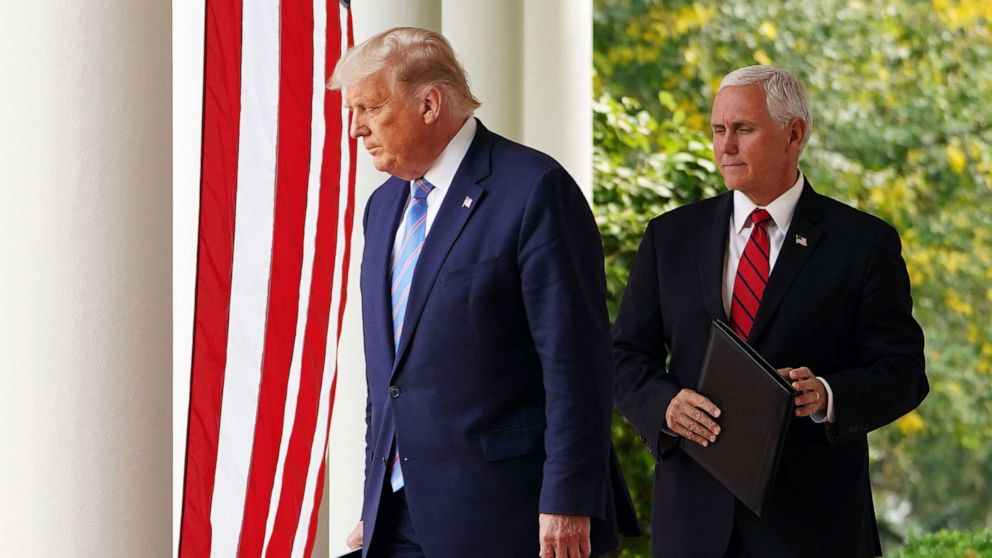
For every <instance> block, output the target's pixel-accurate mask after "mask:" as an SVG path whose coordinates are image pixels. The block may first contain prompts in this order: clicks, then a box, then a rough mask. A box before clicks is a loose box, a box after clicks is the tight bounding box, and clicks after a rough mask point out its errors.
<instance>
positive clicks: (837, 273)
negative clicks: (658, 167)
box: [614, 182, 928, 558]
mask: <svg viewBox="0 0 992 558" xmlns="http://www.w3.org/2000/svg"><path fill="white" fill-rule="evenodd" d="M732 207H733V203H732V197H731V194H730V193H726V194H724V195H721V196H718V197H716V198H712V199H709V200H705V201H702V202H699V203H695V204H691V205H688V206H686V207H683V208H680V209H676V210H674V211H671V212H669V213H666V214H665V215H662V216H661V217H658V218H656V219H654V220H653V221H652V222H651V224H650V225H649V226H648V229H647V231H646V232H645V233H644V239H643V241H642V244H641V247H640V250H639V251H638V254H637V257H636V259H635V261H634V263H633V266H632V269H631V271H630V279H629V281H628V284H627V291H626V293H625V294H624V298H623V302H622V304H621V306H620V310H619V313H618V316H617V321H616V325H615V328H614V354H615V359H616V365H617V369H616V376H617V383H616V401H617V406H618V408H619V409H620V411H621V412H622V413H623V414H624V415H625V416H626V417H627V418H628V419H629V420H630V422H631V423H632V424H633V425H634V427H635V428H636V429H637V430H638V431H639V432H640V433H641V436H642V439H643V441H644V442H645V443H646V444H647V446H648V447H649V449H650V450H651V452H652V453H653V454H654V455H655V456H657V458H658V463H657V467H656V469H655V477H654V483H655V486H654V503H653V509H652V518H651V535H652V556H655V557H666V558H668V557H672V558H678V557H702V558H706V557H712V558H719V557H720V556H722V555H723V552H724V550H725V549H726V548H727V544H728V542H729V541H730V537H731V533H732V530H733V528H734V526H735V525H736V528H737V531H738V533H739V535H740V537H741V539H742V540H743V543H745V544H746V546H747V547H749V548H750V549H751V555H752V556H755V557H762V558H764V557H780V558H817V557H822V558H840V557H843V558H856V557H865V556H874V555H876V554H880V552H881V549H880V547H879V543H878V532H877V528H876V524H875V515H874V511H873V509H872V498H871V485H870V483H869V479H868V440H867V434H868V432H870V431H871V430H874V429H876V428H879V427H880V426H883V425H885V424H887V423H889V422H890V421H892V420H894V419H895V418H897V417H899V416H900V415H903V414H905V413H906V412H908V411H910V410H911V409H913V408H914V407H916V406H917V405H918V404H919V403H920V401H922V400H923V398H924V397H925V396H926V394H927V391H928V385H927V380H926V376H925V374H924V360H923V333H922V331H921V330H920V326H919V325H918V324H917V323H916V321H915V320H914V319H913V316H912V300H911V299H910V288H909V277H908V275H907V273H906V264H905V263H904V262H903V259H902V256H901V254H900V243H899V236H898V235H897V233H896V231H895V230H894V229H893V228H892V227H891V226H889V225H887V224H886V223H884V222H883V221H881V220H880V219H877V218H875V217H872V216H871V215H868V214H866V213H862V212H860V211H857V210H855V209H852V208H850V207H848V206H846V205H843V204H841V203H838V202H836V201H834V200H832V199H830V198H827V197H824V196H821V195H819V194H817V193H816V192H814V191H813V188H812V187H811V186H810V185H809V183H808V182H807V183H806V184H805V187H804V188H803V193H802V195H801V197H800V199H799V202H798V204H797V205H796V211H795V215H794V217H793V219H792V223H791V225H790V226H789V230H788V234H787V235H786V239H785V243H784V244H783V246H782V251H781V253H780V254H779V257H778V261H777V262H776V264H775V267H774V268H773V269H772V272H771V275H770V277H769V280H768V285H767V287H766V289H765V292H764V297H763V299H762V301H761V305H760V307H759V308H758V314H757V316H755V321H754V325H753V326H752V329H751V332H750V336H749V338H748V341H749V343H750V344H751V345H752V346H753V347H755V348H756V349H757V350H758V352H760V353H761V354H762V355H763V356H764V357H765V359H766V360H768V362H769V363H771V364H772V365H773V366H775V367H776V368H782V367H787V366H791V367H799V366H808V367H809V368H810V369H811V370H812V371H813V373H814V374H816V375H818V376H822V377H824V378H826V380H827V381H828V382H829V383H830V386H831V389H832V390H833V395H834V410H835V413H836V423H835V424H816V423H814V422H813V421H812V420H810V418H808V417H793V422H792V424H791V425H790V430H789V435H788V437H787V439H786V442H785V448H784V450H783V455H782V460H781V463H780V466H779V469H778V475H777V478H776V480H775V483H774V488H773V492H772V494H771V497H770V502H769V504H768V505H767V506H766V507H765V513H764V515H763V517H762V518H761V519H760V520H759V519H758V518H757V517H756V516H755V515H754V514H753V513H751V512H750V511H749V510H747V508H745V507H743V506H742V505H741V504H740V503H739V502H736V500H735V499H734V497H733V496H732V495H731V494H730V492H728V491H727V490H726V489H725V488H724V487H723V486H722V485H721V484H720V483H719V482H717V481H716V480H715V479H714V478H713V477H712V476H710V475H709V473H707V472H706V471H705V470H703V468H702V467H700V466H699V465H697V464H696V462H695V461H693V460H692V458H690V457H689V456H688V455H687V454H685V453H684V452H682V451H681V450H680V449H679V448H678V447H677V446H676V445H675V443H676V441H677V440H676V438H674V437H671V436H668V435H666V434H664V433H663V432H662V427H663V426H664V425H665V409H666V408H667V407H668V404H669V402H670V401H671V400H672V398H673V397H674V396H675V395H676V394H677V393H678V392H679V390H680V389H682V388H684V387H687V388H692V389H694V388H695V387H696V385H697V382H698V379H699V370H700V367H701V365H702V361H703V354H704V352H705V349H706V342H707V339H708V335H709V329H710V322H711V321H712V320H714V319H722V320H724V321H726V320H727V316H726V315H725V313H724V309H723V302H722V292H723V291H722V285H723V282H724V270H723V265H724V257H725V253H726V248H727V241H728V227H729V222H730V214H731V211H732ZM666 364H667V365H666Z"/></svg>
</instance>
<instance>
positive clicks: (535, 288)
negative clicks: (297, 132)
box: [518, 167, 613, 519]
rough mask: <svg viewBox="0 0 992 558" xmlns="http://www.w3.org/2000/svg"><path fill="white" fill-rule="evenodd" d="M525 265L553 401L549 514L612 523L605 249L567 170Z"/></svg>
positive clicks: (539, 202)
mask: <svg viewBox="0 0 992 558" xmlns="http://www.w3.org/2000/svg"><path fill="white" fill-rule="evenodd" d="M518 265H519V269H520V280H521V293H522V296H523V302H524V306H525V311H526V315H527V321H528V324H529V327H530V332H531V337H532V338H533V341H534V345H535V348H536V350H537V354H538V357H539V358H540V361H541V367H542V374H543V384H544V390H545V397H546V400H545V414H546V421H547V428H546V430H545V436H544V446H545V453H546V455H547V457H546V459H545V462H544V481H543V485H542V487H541V496H540V503H539V506H540V508H539V509H540V511H541V512H542V513H557V514H567V515H581V516H590V517H597V518H601V519H602V518H604V517H605V511H606V508H605V506H606V503H605V500H606V490H605V487H606V483H607V479H608V476H607V475H608V470H609V451H610V421H611V419H612V409H611V393H612V381H613V379H612V376H613V375H612V368H611V366H610V361H609V351H610V337H609V318H608V316H607V311H606V278H605V275H604V272H603V247H602V242H601V240H600V237H599V231H598V230H597V228H596V223H595V220H594V219H593V216H592V212H591V211H590V209H589V205H588V202H587V201H586V200H585V198H584V197H583V196H582V193H581V192H580V191H579V188H578V186H577V185H576V184H575V182H574V181H573V180H572V178H571V177H570V176H569V175H568V174H567V173H566V172H565V171H564V169H561V168H560V167H556V168H552V169H550V170H548V171H547V172H545V173H544V175H543V176H542V177H541V179H540V181H539V183H538V184H537V186H536V188H535V189H534V191H533V193H532V194H531V196H530V199H529V200H528V201H527V205H526V208H525V210H524V214H523V218H522V222H521V229H520V239H519V243H518Z"/></svg>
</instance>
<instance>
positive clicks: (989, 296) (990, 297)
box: [985, 288, 992, 302]
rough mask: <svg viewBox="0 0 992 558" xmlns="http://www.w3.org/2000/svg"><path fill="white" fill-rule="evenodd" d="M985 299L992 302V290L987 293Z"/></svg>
mask: <svg viewBox="0 0 992 558" xmlns="http://www.w3.org/2000/svg"><path fill="white" fill-rule="evenodd" d="M985 298H987V299H989V302H992V288H990V289H989V290H987V291H985Z"/></svg>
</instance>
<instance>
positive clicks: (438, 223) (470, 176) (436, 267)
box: [393, 122, 493, 374]
mask: <svg viewBox="0 0 992 558" xmlns="http://www.w3.org/2000/svg"><path fill="white" fill-rule="evenodd" d="M492 142H493V134H492V133H491V132H489V131H488V130H486V128H485V127H483V126H482V122H479V123H478V129H477V130H476V133H475V138H474V139H473V140H472V145H471V146H470V147H469V149H468V152H467V153H466V154H465V159H464V160H462V163H461V165H460V166H459V168H458V172H457V173H455V178H454V180H453V181H452V183H451V187H450V189H449V190H448V193H447V194H445V195H444V201H443V202H442V203H441V208H440V209H439V210H438V213H437V216H436V217H435V218H434V223H433V224H432V225H431V230H430V232H429V233H427V238H426V240H425V241H424V248H423V250H422V251H421V253H420V258H419V259H418V260H417V267H416V268H415V269H414V271H413V281H412V283H411V285H410V299H409V301H408V302H407V307H406V317H404V318H403V333H402V336H401V337H400V343H399V347H398V350H397V352H396V359H395V360H394V362H393V374H395V373H396V370H397V368H398V367H399V364H400V362H402V361H403V355H404V354H405V353H406V349H407V347H408V346H409V345H410V339H411V338H412V337H413V335H414V332H415V331H416V329H417V324H418V323H419V322H420V316H421V315H422V314H423V313H424V305H425V304H426V303H427V298H428V297H429V295H430V292H431V290H432V289H433V288H434V282H435V280H436V279H437V275H438V272H439V271H440V269H441V264H443V263H444V260H445V258H446V257H447V256H448V252H449V251H450V250H451V246H452V245H453V244H454V243H455V240H456V239H457V238H458V236H459V234H461V232H462V229H463V228H464V227H465V223H467V222H468V220H469V218H470V217H471V216H472V214H473V213H475V211H476V209H477V208H478V207H479V205H480V204H482V202H483V197H484V194H485V190H484V189H483V188H482V187H481V186H479V185H478V182H480V181H481V180H483V179H484V178H485V177H487V176H489V174H490V172H491V167H490V159H489V157H490V152H491V150H492ZM467 199H470V200H471V201H470V202H467Z"/></svg>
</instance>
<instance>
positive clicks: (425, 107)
mask: <svg viewBox="0 0 992 558" xmlns="http://www.w3.org/2000/svg"><path fill="white" fill-rule="evenodd" d="M443 103H444V96H443V95H442V94H441V90H440V89H438V88H437V87H435V86H431V87H428V88H427V90H426V91H424V100H423V102H422V103H421V105H420V111H421V117H423V119H424V124H433V123H434V122H436V121H437V120H438V118H440V117H441V107H442V105H443Z"/></svg>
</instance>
